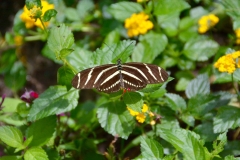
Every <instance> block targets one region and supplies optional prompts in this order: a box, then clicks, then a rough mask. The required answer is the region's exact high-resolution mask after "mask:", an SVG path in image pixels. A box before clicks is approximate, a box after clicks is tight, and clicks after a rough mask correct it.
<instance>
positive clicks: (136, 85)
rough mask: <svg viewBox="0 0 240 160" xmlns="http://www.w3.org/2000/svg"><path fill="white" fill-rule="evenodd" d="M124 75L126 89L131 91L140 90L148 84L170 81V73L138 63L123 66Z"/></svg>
mask: <svg viewBox="0 0 240 160" xmlns="http://www.w3.org/2000/svg"><path fill="white" fill-rule="evenodd" d="M126 73H127V74H126ZM122 75H123V80H124V82H125V83H124V88H125V89H130V90H131V91H137V90H140V89H142V88H144V87H146V85H147V84H155V83H162V82H165V81H166V80H167V79H168V73H167V72H166V71H165V70H163V69H162V68H161V67H159V66H156V65H152V64H146V63H137V62H131V63H124V64H122Z"/></svg>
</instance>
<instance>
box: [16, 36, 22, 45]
mask: <svg viewBox="0 0 240 160" xmlns="http://www.w3.org/2000/svg"><path fill="white" fill-rule="evenodd" d="M14 42H15V45H16V46H21V45H22V44H23V37H22V36H20V35H17V36H15V37H14Z"/></svg>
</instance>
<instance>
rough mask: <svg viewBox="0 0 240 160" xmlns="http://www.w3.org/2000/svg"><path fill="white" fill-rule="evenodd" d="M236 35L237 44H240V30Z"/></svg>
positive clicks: (236, 31)
mask: <svg viewBox="0 0 240 160" xmlns="http://www.w3.org/2000/svg"><path fill="white" fill-rule="evenodd" d="M235 34H236V38H237V39H236V44H240V28H238V29H236V30H235Z"/></svg>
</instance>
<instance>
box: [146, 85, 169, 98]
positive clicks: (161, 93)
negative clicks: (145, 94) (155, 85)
mask: <svg viewBox="0 0 240 160" xmlns="http://www.w3.org/2000/svg"><path fill="white" fill-rule="evenodd" d="M166 92H167V90H166V89H165V88H163V87H161V88H159V89H158V90H156V91H153V92H151V93H150V94H149V97H150V98H151V99H158V98H160V97H163V96H164V94H165V93H166Z"/></svg>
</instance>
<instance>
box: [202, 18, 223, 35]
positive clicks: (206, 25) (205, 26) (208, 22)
mask: <svg viewBox="0 0 240 160" xmlns="http://www.w3.org/2000/svg"><path fill="white" fill-rule="evenodd" d="M218 21H219V18H218V17H217V16H215V15H214V14H209V15H205V16H202V17H201V18H200V19H199V20H198V25H199V28H198V32H199V33H205V32H207V31H208V30H209V29H210V28H212V27H213V26H215V25H216V24H217V23H218Z"/></svg>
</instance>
